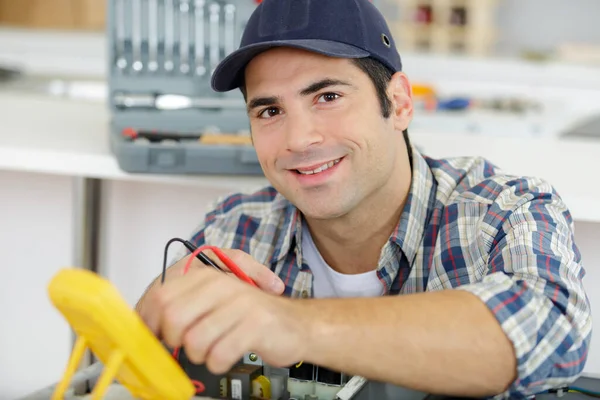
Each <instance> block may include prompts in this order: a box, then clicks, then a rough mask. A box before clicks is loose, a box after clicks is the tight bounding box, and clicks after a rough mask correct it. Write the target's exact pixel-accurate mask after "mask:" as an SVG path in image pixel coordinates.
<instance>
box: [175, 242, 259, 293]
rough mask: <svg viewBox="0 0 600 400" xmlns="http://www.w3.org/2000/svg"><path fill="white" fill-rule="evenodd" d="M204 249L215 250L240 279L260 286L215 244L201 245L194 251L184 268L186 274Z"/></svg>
mask: <svg viewBox="0 0 600 400" xmlns="http://www.w3.org/2000/svg"><path fill="white" fill-rule="evenodd" d="M204 250H211V251H213V252H214V253H215V254H216V255H217V257H218V258H219V260H221V261H222V262H223V264H225V266H226V267H227V269H228V270H229V271H231V273H232V274H234V275H235V276H236V277H237V278H238V279H240V280H242V281H244V282H246V283H249V284H250V285H252V286H254V287H258V285H257V284H256V282H254V281H253V280H252V279H250V277H249V276H248V275H246V273H245V272H244V271H242V270H241V268H240V267H238V266H237V265H235V263H234V262H233V261H232V260H231V258H229V257H227V255H226V254H225V253H223V251H222V250H221V249H219V248H218V247H215V246H200V247H198V248H197V249H196V250H194V251H193V252H192V255H191V256H190V258H188V260H187V262H186V263H185V267H184V268H183V273H184V274H186V273H187V272H188V271H189V270H190V267H191V266H192V261H193V260H194V258H196V256H197V255H198V254H200V253H202V252H203V251H204Z"/></svg>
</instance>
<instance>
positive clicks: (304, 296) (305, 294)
mask: <svg viewBox="0 0 600 400" xmlns="http://www.w3.org/2000/svg"><path fill="white" fill-rule="evenodd" d="M302 298H303V299H306V298H308V290H303V291H302Z"/></svg>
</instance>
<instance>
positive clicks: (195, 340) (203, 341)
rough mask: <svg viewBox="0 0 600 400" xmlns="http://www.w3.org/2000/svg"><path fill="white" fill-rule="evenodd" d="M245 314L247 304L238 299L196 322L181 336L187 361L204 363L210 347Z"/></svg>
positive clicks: (242, 299)
mask: <svg viewBox="0 0 600 400" xmlns="http://www.w3.org/2000/svg"><path fill="white" fill-rule="evenodd" d="M247 313H248V304H247V302H245V299H244V298H241V297H238V298H237V299H235V300H233V301H231V302H229V303H227V304H225V305H224V306H223V307H220V308H217V309H215V310H213V311H211V312H210V313H208V314H206V316H205V317H204V318H202V319H200V320H198V321H196V322H195V324H194V325H193V326H192V327H191V328H189V329H188V331H187V332H186V333H185V334H184V336H183V347H184V348H185V354H186V355H187V357H188V359H189V360H190V361H191V362H193V363H194V364H202V363H204V362H205V361H206V356H207V354H208V352H209V351H210V349H211V348H212V346H214V344H215V343H216V342H218V341H219V340H220V339H221V338H223V337H224V336H225V335H227V334H228V332H229V331H230V330H231V329H232V328H233V327H234V326H235V325H236V324H238V323H239V321H240V320H241V319H242V318H244V317H245V315H246V314H247Z"/></svg>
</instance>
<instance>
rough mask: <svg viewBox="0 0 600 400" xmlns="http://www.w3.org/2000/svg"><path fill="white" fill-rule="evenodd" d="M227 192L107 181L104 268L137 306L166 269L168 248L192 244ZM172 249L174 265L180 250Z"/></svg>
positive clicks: (102, 266)
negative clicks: (191, 238)
mask: <svg viewBox="0 0 600 400" xmlns="http://www.w3.org/2000/svg"><path fill="white" fill-rule="evenodd" d="M227 193H228V191H227V190H226V189H223V188H220V189H219V188H213V189H206V188H198V187H194V186H178V185H161V184H155V183H139V182H123V181H108V182H105V183H104V185H103V201H102V204H103V215H104V219H103V224H104V226H103V234H102V250H101V252H100V254H101V257H100V258H101V259H100V262H99V264H100V268H101V272H102V273H103V274H105V276H107V277H108V278H109V279H110V280H111V281H112V282H113V283H114V285H115V286H116V287H117V288H118V289H119V290H120V291H121V293H122V294H123V296H124V297H125V299H126V300H127V302H128V303H129V304H131V305H134V304H135V303H136V302H137V300H138V299H139V297H140V295H141V294H142V293H143V291H144V290H145V289H146V286H147V285H148V283H150V282H151V280H152V279H154V278H155V277H157V276H158V275H159V274H160V272H161V268H162V259H163V251H164V247H165V244H166V242H167V241H168V240H169V239H171V238H173V237H180V238H183V239H188V238H189V235H190V234H191V233H192V231H193V230H194V229H195V228H196V227H197V225H198V224H199V223H200V222H201V221H202V217H203V215H204V213H205V211H206V210H207V207H208V206H209V205H210V203H212V202H213V201H214V200H215V199H216V198H217V197H219V196H222V195H225V194H227ZM180 248H181V247H180V245H179V244H178V243H174V244H172V245H171V246H170V247H169V257H168V259H171V258H172V257H173V256H174V255H176V254H177V252H178V251H179V250H180Z"/></svg>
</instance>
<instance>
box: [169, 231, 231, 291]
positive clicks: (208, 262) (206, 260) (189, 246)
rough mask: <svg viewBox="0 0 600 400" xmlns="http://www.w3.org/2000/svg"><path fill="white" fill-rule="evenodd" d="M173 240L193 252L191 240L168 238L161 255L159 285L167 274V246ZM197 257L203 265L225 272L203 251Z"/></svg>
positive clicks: (194, 248) (194, 247)
mask: <svg viewBox="0 0 600 400" xmlns="http://www.w3.org/2000/svg"><path fill="white" fill-rule="evenodd" d="M175 242H179V243H181V244H182V245H184V246H185V248H186V249H188V250H189V251H190V252H194V251H195V250H196V249H197V247H196V246H194V244H193V243H192V242H190V241H189V240H184V239H181V238H173V239H170V240H169V241H168V242H167V244H166V245H165V251H164V256H163V266H162V274H161V276H160V283H161V285H162V284H164V283H165V276H166V274H167V254H168V253H169V246H171V244H173V243H175ZM196 258H197V259H199V260H200V261H202V263H204V264H205V265H208V266H211V267H213V268H215V269H217V270H219V271H221V272H226V271H224V270H223V268H221V267H219V266H218V265H217V264H216V263H215V262H214V261H213V260H211V259H210V258H208V257H207V256H206V255H205V254H204V253H198V255H197V256H196Z"/></svg>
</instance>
